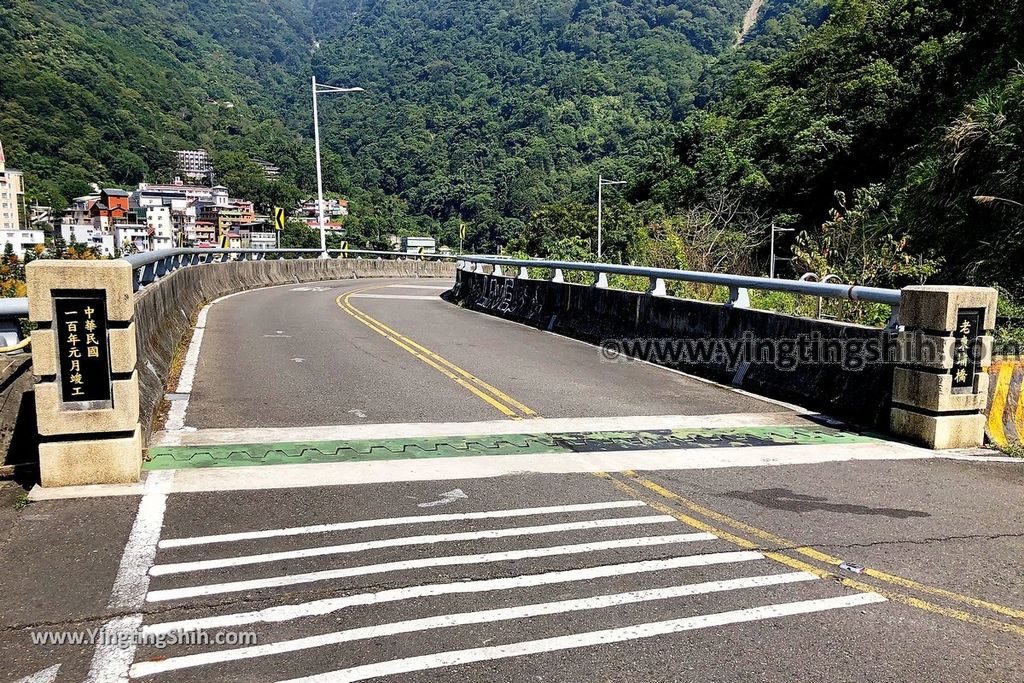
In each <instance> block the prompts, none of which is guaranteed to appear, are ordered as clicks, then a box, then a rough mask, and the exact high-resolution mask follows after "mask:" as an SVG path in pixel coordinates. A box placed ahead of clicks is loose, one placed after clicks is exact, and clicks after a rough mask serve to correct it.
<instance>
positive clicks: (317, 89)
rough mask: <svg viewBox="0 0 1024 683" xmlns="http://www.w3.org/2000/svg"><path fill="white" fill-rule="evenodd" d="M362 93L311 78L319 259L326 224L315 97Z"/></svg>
mask: <svg viewBox="0 0 1024 683" xmlns="http://www.w3.org/2000/svg"><path fill="white" fill-rule="evenodd" d="M346 92H363V89H362V88H338V87H335V86H333V85H324V84H322V83H317V82H316V76H313V140H314V142H315V143H316V196H317V200H316V206H317V215H318V220H319V221H320V258H327V224H326V223H325V221H324V174H323V171H322V170H321V167H320V116H319V115H318V112H317V107H316V96H317V95H320V94H322V93H346Z"/></svg>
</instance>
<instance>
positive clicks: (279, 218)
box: [274, 206, 285, 232]
mask: <svg viewBox="0 0 1024 683" xmlns="http://www.w3.org/2000/svg"><path fill="white" fill-rule="evenodd" d="M284 220H285V215H284V209H282V208H281V207H280V206H275V207H274V229H275V230H277V231H278V232H281V231H282V230H284Z"/></svg>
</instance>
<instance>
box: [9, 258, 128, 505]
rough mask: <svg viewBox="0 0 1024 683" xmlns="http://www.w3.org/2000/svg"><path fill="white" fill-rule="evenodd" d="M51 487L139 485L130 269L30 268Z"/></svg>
mask: <svg viewBox="0 0 1024 683" xmlns="http://www.w3.org/2000/svg"><path fill="white" fill-rule="evenodd" d="M25 271H26V274H27V279H28V309H29V318H30V319H31V320H32V321H33V322H35V323H36V324H37V325H38V329H36V330H35V331H34V332H33V333H32V365H33V369H32V373H33V374H34V375H35V376H36V385H35V401H36V417H37V421H38V425H39V437H40V444H39V470H40V477H41V481H42V485H43V486H71V485H77V484H112V483H124V482H134V481H138V480H139V476H140V471H141V468H142V435H141V430H140V428H139V427H140V424H139V379H138V375H137V373H136V372H135V360H136V346H135V323H134V320H133V319H134V315H135V297H134V294H133V293H132V268H131V266H130V265H129V264H128V262H127V261H122V260H120V259H118V260H108V261H63V260H62V261H50V260H46V261H33V262H32V263H30V264H29V265H28V266H27V267H26V269H25Z"/></svg>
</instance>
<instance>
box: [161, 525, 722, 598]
mask: <svg viewBox="0 0 1024 683" xmlns="http://www.w3.org/2000/svg"><path fill="white" fill-rule="evenodd" d="M703 540H709V539H708V538H707V534H694V533H690V534H672V535H669V536H640V537H636V538H621V539H616V540H614V541H592V542H589V543H577V544H574V545H559V546H547V547H543V548H526V549H522V550H507V551H501V552H493V553H480V554H476V555H450V556H446V557H424V558H419V559H415V560H400V561H396V562H386V563H383V564H371V565H360V566H357V567H344V568H341V569H327V570H323V571H318V572H309V573H305V574H283V575H279V576H271V577H266V578H261V579H248V580H243V581H230V582H227V583H214V584H203V585H198V586H185V587H182V588H169V589H165V590H156V591H150V592H149V594H148V595H147V596H146V600H147V602H163V601H166V600H178V599H180V598H192V597H198V596H201V595H218V594H221V593H238V592H241V591H247V590H256V589H260V588H280V587H281V586H295V585H299V584H303V583H314V582H316V581H330V580H333V579H342V578H348V577H352V576H366V575H369V574H385V573H387V572H396V571H404V570H407V569H423V568H426V567H446V566H461V565H468V564H488V563H493V562H508V561H511V560H525V559H531V558H536V557H549V556H558V555H574V554H579V553H591V552H597V551H602V550H619V549H621V548H642V547H649V546H656V545H668V544H671V543H692V542H695V541H703Z"/></svg>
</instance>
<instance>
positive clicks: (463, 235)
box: [459, 223, 466, 240]
mask: <svg viewBox="0 0 1024 683" xmlns="http://www.w3.org/2000/svg"><path fill="white" fill-rule="evenodd" d="M459 239H460V240H464V239H466V224H465V223H459Z"/></svg>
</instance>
